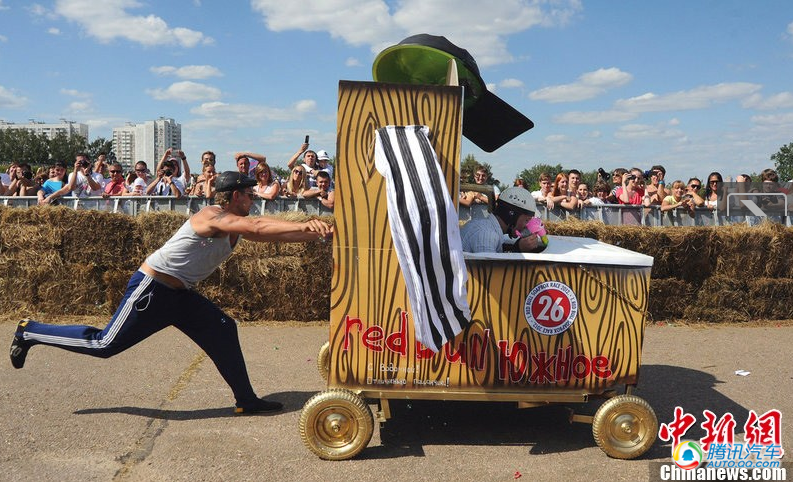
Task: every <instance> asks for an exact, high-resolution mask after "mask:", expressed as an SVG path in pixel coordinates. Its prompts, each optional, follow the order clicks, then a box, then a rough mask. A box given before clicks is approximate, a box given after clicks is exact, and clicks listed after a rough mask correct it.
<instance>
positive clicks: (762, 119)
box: [752, 112, 793, 126]
mask: <svg viewBox="0 0 793 482" xmlns="http://www.w3.org/2000/svg"><path fill="white" fill-rule="evenodd" d="M752 122H754V123H755V124H761V125H771V126H778V125H782V124H793V112H789V113H787V114H778V115H756V116H752Z"/></svg>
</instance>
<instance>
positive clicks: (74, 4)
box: [55, 0, 214, 47]
mask: <svg viewBox="0 0 793 482" xmlns="http://www.w3.org/2000/svg"><path fill="white" fill-rule="evenodd" d="M142 6H143V4H142V3H140V2H138V0H105V1H102V2H96V1H94V0H57V1H56V2H55V12H56V13H57V14H59V15H62V16H63V17H65V18H66V19H68V20H70V21H72V22H75V23H77V24H78V25H80V26H81V27H83V29H85V31H86V32H87V33H88V35H90V36H92V37H95V38H97V39H98V40H99V41H100V42H103V43H107V42H110V41H112V40H115V39H117V38H122V39H126V40H129V41H131V42H136V43H139V44H141V45H144V46H147V47H151V46H162V45H174V44H176V45H181V46H182V47H195V46H196V45H198V44H199V43H200V44H211V43H213V42H214V40H213V39H212V38H211V37H208V36H205V35H204V34H203V33H201V32H198V31H195V30H190V29H188V28H184V27H175V28H172V27H169V26H168V24H167V23H166V22H165V20H163V19H162V18H160V17H157V16H156V15H152V14H149V15H145V16H143V15H133V14H130V13H128V12H127V10H128V9H133V8H140V7H142Z"/></svg>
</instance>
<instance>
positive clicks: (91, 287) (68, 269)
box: [33, 263, 106, 315]
mask: <svg viewBox="0 0 793 482" xmlns="http://www.w3.org/2000/svg"><path fill="white" fill-rule="evenodd" d="M103 271H104V270H103V269H102V268H101V267H98V266H96V265H93V264H85V263H66V264H63V265H61V266H59V267H57V268H56V269H51V270H49V271H45V270H41V272H39V273H38V274H37V276H38V279H36V289H35V294H34V297H33V302H34V303H35V305H36V310H37V311H39V312H43V313H50V314H53V315H58V314H66V315H101V314H104V313H105V309H106V308H105V307H104V306H103V305H104V303H105V296H104V286H103V284H102V272H103Z"/></svg>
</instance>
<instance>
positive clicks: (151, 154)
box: [113, 117, 182, 170]
mask: <svg viewBox="0 0 793 482" xmlns="http://www.w3.org/2000/svg"><path fill="white" fill-rule="evenodd" d="M169 147H170V148H173V149H181V148H182V125H181V124H179V123H177V122H176V121H175V120H173V119H169V118H165V117H160V118H159V119H157V120H153V121H146V122H143V123H140V124H133V123H131V122H128V123H127V124H126V125H125V126H123V127H115V128H113V152H115V154H116V160H117V161H118V162H119V163H121V165H122V166H124V170H129V169H131V168H132V166H134V165H135V163H136V162H138V161H145V162H146V164H148V166H149V169H153V168H154V167H155V165H156V163H157V162H158V161H159V160H160V158H162V155H163V154H164V153H165V151H166V150H168V148H169Z"/></svg>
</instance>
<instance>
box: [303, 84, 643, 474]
mask: <svg viewBox="0 0 793 482" xmlns="http://www.w3.org/2000/svg"><path fill="white" fill-rule="evenodd" d="M461 90H462V89H461V88H459V87H447V86H415V85H397V84H384V83H373V82H347V81H342V82H340V89H339V111H338V137H337V165H336V170H335V176H336V177H335V183H336V184H335V186H336V187H335V189H336V205H335V209H334V216H335V220H336V235H335V237H334V240H333V263H334V269H333V278H332V287H331V312H330V333H329V341H328V343H326V344H325V345H324V346H323V347H322V348H321V349H320V352H319V356H318V367H319V369H320V372H321V373H322V374H323V375H324V376H325V378H326V380H327V390H325V391H322V392H320V393H318V394H316V395H314V396H313V397H312V398H311V399H309V400H308V401H307V402H306V404H305V406H304V408H303V410H302V413H301V416H300V423H299V429H300V435H301V438H302V440H303V442H304V443H305V445H306V446H307V447H308V448H309V449H310V450H311V451H312V452H314V453H315V454H316V455H318V456H319V457H321V458H323V459H329V460H342V459H348V458H351V457H354V456H355V455H356V454H358V453H360V452H361V451H362V450H363V449H364V448H365V447H366V446H367V445H368V443H369V441H370V439H371V436H372V433H373V430H374V420H375V416H373V413H372V410H371V409H370V407H369V403H372V404H375V403H376V404H378V409H377V410H376V420H377V421H379V422H384V421H385V420H387V419H388V418H389V417H390V410H389V400H392V399H402V400H405V399H419V400H466V401H505V402H517V404H518V406H519V407H526V408H529V407H537V406H542V405H547V404H556V403H561V404H565V405H566V406H571V405H575V404H583V403H585V402H588V401H589V400H590V399H593V398H603V399H604V400H605V402H604V403H603V404H602V405H600V408H599V409H598V410H597V412H596V413H595V415H594V416H585V415H580V414H575V413H574V412H573V414H572V416H571V420H573V421H578V422H589V423H592V432H593V435H594V438H595V442H596V443H597V445H598V446H599V447H600V448H601V449H602V450H603V451H604V452H605V453H606V454H608V455H609V456H611V457H616V458H624V459H630V458H635V457H638V456H640V455H642V454H643V453H644V452H646V451H647V450H648V449H649V448H650V446H651V445H652V444H653V442H654V440H655V437H656V434H657V432H658V421H657V418H656V416H655V413H654V412H653V409H652V408H651V407H650V405H649V404H648V403H647V402H646V401H644V400H642V399H641V398H639V397H637V396H635V395H633V394H631V391H632V388H633V387H634V386H635V385H636V384H637V382H638V374H639V367H640V364H641V354H642V341H643V338H644V322H645V313H646V308H647V296H648V292H649V282H650V269H651V267H652V263H653V259H652V258H651V257H649V256H645V255H642V254H638V253H635V252H632V251H628V250H625V249H622V248H618V247H615V246H611V245H608V244H605V243H602V242H599V241H596V240H592V239H587V238H572V237H556V236H551V239H550V245H549V247H548V248H547V249H546V250H545V251H544V252H542V253H539V254H523V253H509V254H499V253H493V254H468V253H466V254H465V266H466V270H467V275H468V281H467V284H466V287H467V300H468V304H469V307H470V313H471V316H470V319H471V323H470V324H469V325H467V326H466V327H465V329H464V330H463V331H462V332H460V333H459V334H458V335H457V336H456V337H455V338H454V339H451V340H450V341H448V342H447V343H446V344H445V345H444V346H443V347H441V349H440V350H439V351H438V352H437V353H434V352H433V351H430V350H427V349H426V348H424V347H423V346H422V345H421V344H419V343H417V342H416V339H415V336H414V326H413V320H412V315H411V313H412V311H411V306H410V303H409V301H408V296H407V292H406V284H405V280H404V277H403V274H402V271H401V268H400V264H399V261H398V259H397V256H396V254H395V252H394V241H393V238H392V235H391V232H390V230H389V214H388V212H387V207H386V202H385V197H386V194H385V192H386V191H385V190H386V187H385V185H384V184H385V181H384V178H383V176H382V175H381V174H380V173H379V172H378V171H377V170H376V169H375V166H374V165H373V163H374V161H373V159H374V156H373V154H372V149H373V148H372V145H373V138H374V135H375V129H378V128H380V127H383V126H387V125H396V126H406V125H425V126H428V127H429V131H430V135H431V142H432V146H433V149H434V150H435V152H436V153H437V158H438V163H439V164H440V168H441V170H442V172H443V175H444V177H445V179H446V183H447V186H448V190H449V192H450V193H452V196H451V197H452V198H456V193H457V192H458V189H459V169H460V161H459V157H460V145H461V133H460V129H461V116H462V93H461ZM455 200H456V199H455Z"/></svg>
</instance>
